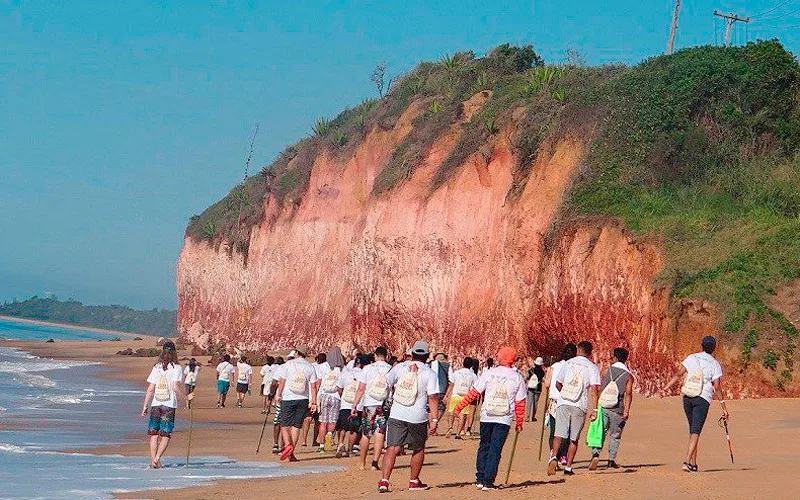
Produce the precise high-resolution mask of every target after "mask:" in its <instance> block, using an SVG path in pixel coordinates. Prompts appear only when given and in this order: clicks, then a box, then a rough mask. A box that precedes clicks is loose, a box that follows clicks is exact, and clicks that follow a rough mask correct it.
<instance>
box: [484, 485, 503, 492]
mask: <svg viewBox="0 0 800 500" xmlns="http://www.w3.org/2000/svg"><path fill="white" fill-rule="evenodd" d="M499 489H500V488H499V487H498V486H497V485H494V484H485V485H483V488H481V490H482V491H497V490H499Z"/></svg>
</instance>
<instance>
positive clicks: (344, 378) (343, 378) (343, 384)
mask: <svg viewBox="0 0 800 500" xmlns="http://www.w3.org/2000/svg"><path fill="white" fill-rule="evenodd" d="M363 372H364V370H363V368H359V367H357V366H355V367H353V368H352V369H351V370H344V371H342V373H341V375H339V381H338V382H337V383H336V387H338V388H339V389H341V390H342V391H344V390H345V388H347V386H348V385H350V383H351V382H352V381H354V380H355V381H356V382H358V380H359V377H361V374H362V373H363ZM339 409H340V410H352V409H353V403H348V402H347V401H346V400H345V399H344V398H342V405H341V406H340V407H339ZM363 409H364V398H361V402H360V403H359V404H358V411H361V410H363Z"/></svg>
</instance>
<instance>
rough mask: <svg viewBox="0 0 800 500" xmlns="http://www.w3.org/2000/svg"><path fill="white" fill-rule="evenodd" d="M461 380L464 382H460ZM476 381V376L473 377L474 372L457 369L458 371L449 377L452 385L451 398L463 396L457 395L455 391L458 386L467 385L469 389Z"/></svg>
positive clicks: (468, 369)
mask: <svg viewBox="0 0 800 500" xmlns="http://www.w3.org/2000/svg"><path fill="white" fill-rule="evenodd" d="M462 380H463V381H464V382H462ZM477 380H478V376H477V375H475V372H474V371H472V370H471V369H470V368H459V369H458V370H456V371H454V372H453V375H452V376H451V377H450V382H452V383H453V391H452V392H451V395H453V396H464V394H458V393H457V392H456V391H457V390H458V387H459V385H460V384H467V383H468V384H469V386H470V388H471V387H472V386H473V385H475V382H476V381H477Z"/></svg>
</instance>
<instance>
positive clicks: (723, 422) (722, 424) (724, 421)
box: [717, 417, 733, 463]
mask: <svg viewBox="0 0 800 500" xmlns="http://www.w3.org/2000/svg"><path fill="white" fill-rule="evenodd" d="M717 423H719V426H720V427H723V428H724V429H725V439H727V440H728V451H729V452H730V454H731V463H733V443H731V435H730V433H728V419H727V418H725V417H719V420H718V421H717Z"/></svg>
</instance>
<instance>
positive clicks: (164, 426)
mask: <svg viewBox="0 0 800 500" xmlns="http://www.w3.org/2000/svg"><path fill="white" fill-rule="evenodd" d="M174 429H175V408H170V407H169V406H153V407H151V408H150V421H149V422H148V423H147V435H149V436H164V437H169V435H170V434H172V431H173V430H174Z"/></svg>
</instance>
